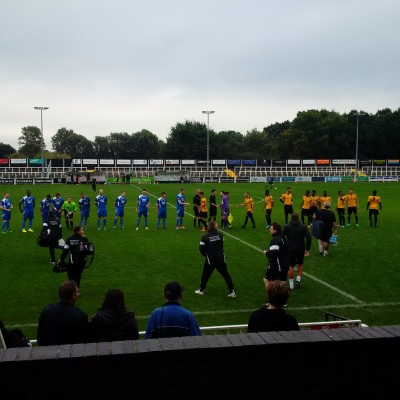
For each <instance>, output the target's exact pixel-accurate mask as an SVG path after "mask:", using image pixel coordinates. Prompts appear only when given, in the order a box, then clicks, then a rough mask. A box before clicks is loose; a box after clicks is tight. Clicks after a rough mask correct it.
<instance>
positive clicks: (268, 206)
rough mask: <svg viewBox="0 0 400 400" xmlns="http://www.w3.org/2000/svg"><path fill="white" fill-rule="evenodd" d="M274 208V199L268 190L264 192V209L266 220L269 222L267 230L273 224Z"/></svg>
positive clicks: (266, 226)
mask: <svg viewBox="0 0 400 400" xmlns="http://www.w3.org/2000/svg"><path fill="white" fill-rule="evenodd" d="M273 207H274V198H273V197H272V195H270V194H269V190H268V189H266V190H265V192H264V209H265V219H266V220H267V225H265V228H266V229H268V228H269V227H270V226H271V224H272V222H271V215H272V208H273Z"/></svg>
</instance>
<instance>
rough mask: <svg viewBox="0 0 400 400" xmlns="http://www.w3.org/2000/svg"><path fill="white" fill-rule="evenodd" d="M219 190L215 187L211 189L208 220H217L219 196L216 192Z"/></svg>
mask: <svg viewBox="0 0 400 400" xmlns="http://www.w3.org/2000/svg"><path fill="white" fill-rule="evenodd" d="M216 193H217V191H216V190H215V189H212V190H211V194H210V198H209V204H210V206H209V208H208V222H210V221H216V220H217V208H218V205H217V198H216V196H215V194H216Z"/></svg>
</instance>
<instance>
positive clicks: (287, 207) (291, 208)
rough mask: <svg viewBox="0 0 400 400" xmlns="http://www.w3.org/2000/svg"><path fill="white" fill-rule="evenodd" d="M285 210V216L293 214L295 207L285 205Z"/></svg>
mask: <svg viewBox="0 0 400 400" xmlns="http://www.w3.org/2000/svg"><path fill="white" fill-rule="evenodd" d="M283 209H284V211H285V214H293V206H292V205H284V206H283Z"/></svg>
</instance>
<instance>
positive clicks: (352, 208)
mask: <svg viewBox="0 0 400 400" xmlns="http://www.w3.org/2000/svg"><path fill="white" fill-rule="evenodd" d="M346 203H347V225H346V226H350V220H351V214H354V219H355V220H356V226H360V225H358V213H357V211H358V206H359V204H358V197H357V195H356V194H355V193H354V190H353V188H350V189H349V193H348V194H346Z"/></svg>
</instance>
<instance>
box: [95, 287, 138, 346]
mask: <svg viewBox="0 0 400 400" xmlns="http://www.w3.org/2000/svg"><path fill="white" fill-rule="evenodd" d="M89 328H90V338H91V340H92V341H94V342H112V341H118V340H137V339H139V331H138V327H137V323H136V318H135V314H134V312H133V311H128V310H127V309H126V307H125V296H124V292H123V291H122V290H120V289H109V290H108V292H107V294H106V297H105V298H104V301H103V305H102V306H101V308H100V309H99V310H97V312H96V313H95V314H94V315H93V317H92V318H91V319H90V322H89Z"/></svg>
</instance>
